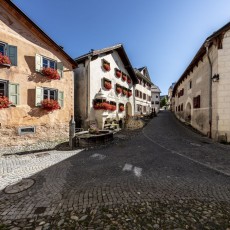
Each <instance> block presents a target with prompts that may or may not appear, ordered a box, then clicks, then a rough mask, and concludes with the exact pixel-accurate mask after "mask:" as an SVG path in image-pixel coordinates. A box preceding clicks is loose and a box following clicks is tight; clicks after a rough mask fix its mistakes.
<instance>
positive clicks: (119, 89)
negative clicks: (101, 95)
mask: <svg viewBox="0 0 230 230" xmlns="http://www.w3.org/2000/svg"><path fill="white" fill-rule="evenodd" d="M116 92H117V94H120V93H121V92H122V87H121V86H120V85H116Z"/></svg>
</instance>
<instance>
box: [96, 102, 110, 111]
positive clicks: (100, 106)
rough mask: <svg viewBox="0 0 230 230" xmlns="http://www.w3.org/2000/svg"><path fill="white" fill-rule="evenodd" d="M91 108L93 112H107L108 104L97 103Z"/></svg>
mask: <svg viewBox="0 0 230 230" xmlns="http://www.w3.org/2000/svg"><path fill="white" fill-rule="evenodd" d="M93 108H94V109H95V110H109V109H110V104H109V103H107V102H97V103H95V104H94V106H93Z"/></svg>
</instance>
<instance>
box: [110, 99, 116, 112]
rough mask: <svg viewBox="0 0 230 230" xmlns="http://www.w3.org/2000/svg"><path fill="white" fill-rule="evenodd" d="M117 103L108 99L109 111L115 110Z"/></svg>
mask: <svg viewBox="0 0 230 230" xmlns="http://www.w3.org/2000/svg"><path fill="white" fill-rule="evenodd" d="M116 109H117V104H116V102H114V101H110V111H116Z"/></svg>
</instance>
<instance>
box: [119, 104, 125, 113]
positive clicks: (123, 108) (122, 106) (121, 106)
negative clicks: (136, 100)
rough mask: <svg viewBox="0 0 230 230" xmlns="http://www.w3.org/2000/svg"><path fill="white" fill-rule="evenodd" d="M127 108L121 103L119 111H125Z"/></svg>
mask: <svg viewBox="0 0 230 230" xmlns="http://www.w3.org/2000/svg"><path fill="white" fill-rule="evenodd" d="M124 110H125V107H124V104H119V112H123V111H124Z"/></svg>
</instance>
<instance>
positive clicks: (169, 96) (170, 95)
mask: <svg viewBox="0 0 230 230" xmlns="http://www.w3.org/2000/svg"><path fill="white" fill-rule="evenodd" d="M175 84H176V83H175V82H174V83H172V85H171V86H170V87H169V89H168V102H167V106H168V110H171V111H173V108H174V107H173V97H172V93H173V88H174V86H175Z"/></svg>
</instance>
